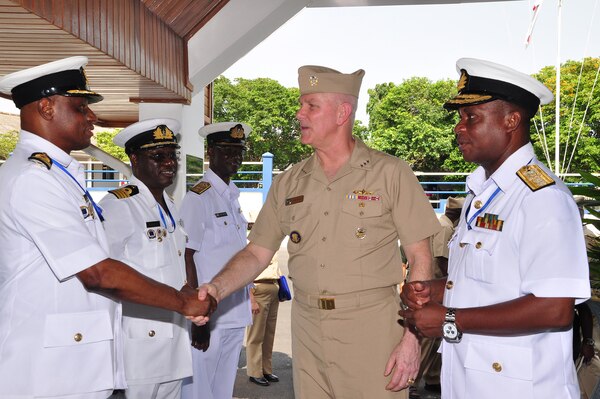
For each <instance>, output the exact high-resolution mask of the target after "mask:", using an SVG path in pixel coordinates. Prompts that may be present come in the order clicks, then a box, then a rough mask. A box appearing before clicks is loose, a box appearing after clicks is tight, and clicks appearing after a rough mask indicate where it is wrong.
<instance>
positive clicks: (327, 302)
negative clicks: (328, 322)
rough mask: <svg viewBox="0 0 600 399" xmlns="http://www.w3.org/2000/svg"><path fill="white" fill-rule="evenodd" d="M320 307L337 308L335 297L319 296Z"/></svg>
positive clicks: (325, 308) (326, 308)
mask: <svg viewBox="0 0 600 399" xmlns="http://www.w3.org/2000/svg"><path fill="white" fill-rule="evenodd" d="M319 309H323V310H332V309H335V298H319Z"/></svg>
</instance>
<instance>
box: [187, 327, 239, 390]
mask: <svg viewBox="0 0 600 399" xmlns="http://www.w3.org/2000/svg"><path fill="white" fill-rule="evenodd" d="M245 330H246V329H245V328H244V327H239V328H224V329H216V330H212V331H211V332H210V345H209V347H208V350H207V351H206V352H202V351H199V350H197V349H192V363H193V368H194V375H193V377H191V378H189V377H188V378H185V379H184V380H183V388H182V390H181V399H231V397H232V396H233V385H234V384H235V377H236V375H237V368H238V362H239V360H240V351H241V350H242V343H243V341H244V331H245Z"/></svg>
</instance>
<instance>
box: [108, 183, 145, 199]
mask: <svg viewBox="0 0 600 399" xmlns="http://www.w3.org/2000/svg"><path fill="white" fill-rule="evenodd" d="M109 193H111V194H112V195H114V196H115V197H117V198H118V199H125V198H129V197H133V196H134V195H136V194H139V193H140V190H139V189H138V187H137V186H134V185H133V184H130V185H128V186H125V187H121V188H117V189H116V190H110V191H109Z"/></svg>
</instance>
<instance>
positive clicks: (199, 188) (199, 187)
mask: <svg viewBox="0 0 600 399" xmlns="http://www.w3.org/2000/svg"><path fill="white" fill-rule="evenodd" d="M209 188H210V183H209V182H207V181H201V182H200V183H198V184H196V185H195V186H194V187H192V188H191V189H190V190H191V191H193V192H195V193H196V194H202V193H203V192H205V191H206V190H208V189H209Z"/></svg>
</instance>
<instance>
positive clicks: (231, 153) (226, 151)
mask: <svg viewBox="0 0 600 399" xmlns="http://www.w3.org/2000/svg"><path fill="white" fill-rule="evenodd" d="M215 149H218V150H219V152H220V153H221V154H223V155H224V156H225V157H227V158H231V157H235V156H239V155H241V156H242V157H243V156H244V155H245V154H246V148H244V147H240V146H234V145H223V146H221V145H216V146H215Z"/></svg>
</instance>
